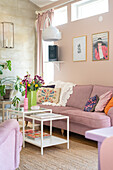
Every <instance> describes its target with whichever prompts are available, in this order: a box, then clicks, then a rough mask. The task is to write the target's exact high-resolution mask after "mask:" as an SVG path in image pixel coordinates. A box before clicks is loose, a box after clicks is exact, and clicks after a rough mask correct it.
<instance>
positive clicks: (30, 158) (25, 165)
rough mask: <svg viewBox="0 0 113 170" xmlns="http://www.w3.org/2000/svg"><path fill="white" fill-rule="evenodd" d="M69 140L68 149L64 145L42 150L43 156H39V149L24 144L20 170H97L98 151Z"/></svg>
mask: <svg viewBox="0 0 113 170" xmlns="http://www.w3.org/2000/svg"><path fill="white" fill-rule="evenodd" d="M90 142H92V141H87V140H86V139H84V142H83V141H82V142H81V141H79V140H76V141H72V140H70V149H69V150H67V148H66V144H63V145H58V146H54V147H49V148H44V155H43V156H41V155H40V148H39V147H36V146H34V145H31V144H28V143H26V147H25V148H24V149H22V151H21V159H20V161H21V163H20V170H97V169H98V168H97V167H98V150H97V147H96V146H95V145H92V143H90Z"/></svg>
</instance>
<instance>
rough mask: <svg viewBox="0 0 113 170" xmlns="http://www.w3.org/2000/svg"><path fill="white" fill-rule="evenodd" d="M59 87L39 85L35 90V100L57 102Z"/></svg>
mask: <svg viewBox="0 0 113 170" xmlns="http://www.w3.org/2000/svg"><path fill="white" fill-rule="evenodd" d="M60 92H61V89H60V88H43V87H41V88H40V89H39V90H38V92H37V102H38V103H43V102H50V103H58V102H59V98H60Z"/></svg>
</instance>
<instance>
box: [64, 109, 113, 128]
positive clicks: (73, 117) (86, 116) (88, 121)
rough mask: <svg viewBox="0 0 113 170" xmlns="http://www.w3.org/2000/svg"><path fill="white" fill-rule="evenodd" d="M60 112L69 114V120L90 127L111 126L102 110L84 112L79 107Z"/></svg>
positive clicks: (108, 118)
mask: <svg viewBox="0 0 113 170" xmlns="http://www.w3.org/2000/svg"><path fill="white" fill-rule="evenodd" d="M61 114H63V115H66V116H69V119H70V122H73V123H77V124H82V125H85V126H88V127H91V128H103V127H109V126H111V122H110V117H108V116H106V115H105V113H103V112H85V111H82V110H80V109H76V110H65V111H62V112H61Z"/></svg>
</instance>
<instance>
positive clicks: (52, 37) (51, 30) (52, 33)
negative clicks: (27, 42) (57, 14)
mask: <svg viewBox="0 0 113 170" xmlns="http://www.w3.org/2000/svg"><path fill="white" fill-rule="evenodd" d="M47 19H48V18H47ZM46 21H47V20H45V23H46ZM49 22H50V19H49ZM45 23H44V26H45ZM42 39H43V40H44V41H58V40H60V39H61V32H59V30H58V29H57V28H56V27H53V26H52V25H51V22H50V26H49V27H47V28H44V29H43V32H42Z"/></svg>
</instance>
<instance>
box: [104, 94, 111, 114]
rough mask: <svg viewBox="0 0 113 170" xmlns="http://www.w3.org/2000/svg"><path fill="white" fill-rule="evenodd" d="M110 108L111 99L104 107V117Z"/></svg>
mask: <svg viewBox="0 0 113 170" xmlns="http://www.w3.org/2000/svg"><path fill="white" fill-rule="evenodd" d="M111 107H113V97H112V98H111V100H110V101H109V102H108V104H107V105H106V107H105V109H104V112H105V114H106V115H107V114H108V111H109V109H110V108H111Z"/></svg>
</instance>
